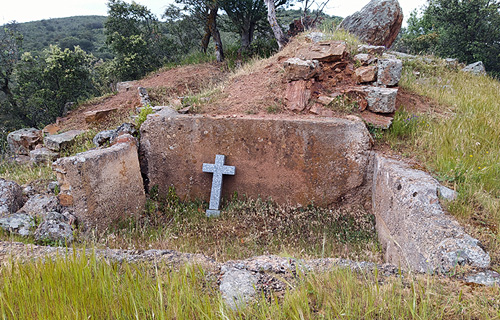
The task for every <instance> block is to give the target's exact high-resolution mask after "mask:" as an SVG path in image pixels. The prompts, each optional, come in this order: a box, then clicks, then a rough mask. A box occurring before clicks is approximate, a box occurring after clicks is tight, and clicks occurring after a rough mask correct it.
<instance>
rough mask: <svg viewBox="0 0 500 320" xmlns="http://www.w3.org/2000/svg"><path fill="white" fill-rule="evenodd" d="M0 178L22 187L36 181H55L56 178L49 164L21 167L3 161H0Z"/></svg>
mask: <svg viewBox="0 0 500 320" xmlns="http://www.w3.org/2000/svg"><path fill="white" fill-rule="evenodd" d="M0 178H2V179H5V180H13V181H15V182H17V183H19V184H21V185H22V184H25V183H29V182H32V181H36V180H44V181H49V180H55V178H56V176H55V172H54V171H53V170H52V167H51V165H50V164H48V165H28V164H24V165H23V164H18V163H15V162H13V161H12V160H8V159H3V160H1V161H0Z"/></svg>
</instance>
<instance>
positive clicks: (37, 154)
mask: <svg viewBox="0 0 500 320" xmlns="http://www.w3.org/2000/svg"><path fill="white" fill-rule="evenodd" d="M57 158H59V153H57V152H54V151H52V150H49V149H47V148H45V147H43V148H40V149H35V150H31V151H30V161H31V162H33V163H35V164H47V163H52V162H53V161H54V160H56V159H57Z"/></svg>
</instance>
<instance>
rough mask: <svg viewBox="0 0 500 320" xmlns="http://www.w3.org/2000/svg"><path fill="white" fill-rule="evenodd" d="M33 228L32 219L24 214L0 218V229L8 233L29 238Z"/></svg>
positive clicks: (33, 222)
mask: <svg viewBox="0 0 500 320" xmlns="http://www.w3.org/2000/svg"><path fill="white" fill-rule="evenodd" d="M34 226H35V221H34V219H33V217H31V216H30V215H27V214H26V213H14V214H11V215H8V216H6V217H3V218H0V228H2V229H4V230H5V231H7V232H10V233H16V234H19V235H21V236H29V235H30V234H31V230H30V229H31V228H33V227H34Z"/></svg>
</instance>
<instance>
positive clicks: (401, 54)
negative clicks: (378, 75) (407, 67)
mask: <svg viewBox="0 0 500 320" xmlns="http://www.w3.org/2000/svg"><path fill="white" fill-rule="evenodd" d="M389 53H390V54H391V55H393V56H395V57H397V58H401V59H408V60H413V59H415V58H417V56H415V55H413V54H408V53H404V52H398V51H390V52H389Z"/></svg>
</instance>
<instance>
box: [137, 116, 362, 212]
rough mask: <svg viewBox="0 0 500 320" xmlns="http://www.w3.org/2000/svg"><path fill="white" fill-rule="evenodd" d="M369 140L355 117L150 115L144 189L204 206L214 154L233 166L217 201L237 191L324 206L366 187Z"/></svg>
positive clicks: (144, 132)
mask: <svg viewBox="0 0 500 320" xmlns="http://www.w3.org/2000/svg"><path fill="white" fill-rule="evenodd" d="M370 148H371V142H370V135H369V133H368V131H367V129H366V127H365V125H364V124H363V122H362V121H361V120H360V119H359V118H355V117H353V118H352V119H336V118H323V119H318V118H316V117H309V118H300V119H297V118H293V117H289V116H288V117H287V116H280V117H275V118H273V119H262V118H258V117H252V116H241V117H239V118H227V117H222V116H220V117H209V116H189V115H178V116H168V115H161V114H156V115H155V116H151V117H148V119H147V120H146V122H144V123H143V125H142V126H141V159H143V161H142V162H141V165H143V173H144V174H146V175H147V177H148V179H149V181H148V185H149V187H152V186H155V185H157V186H158V187H159V191H160V193H162V194H165V193H166V192H167V191H168V188H169V187H171V186H173V187H175V189H176V191H177V194H178V195H179V196H180V197H181V199H196V198H202V199H205V200H207V201H208V199H209V198H210V188H211V182H212V175H211V174H207V173H203V172H202V164H203V163H212V162H213V159H214V157H215V155H216V154H222V155H225V156H226V159H227V162H226V164H227V165H231V166H236V171H237V174H236V175H235V176H227V177H224V187H223V191H222V193H223V196H226V197H227V196H229V195H232V194H233V193H234V192H238V193H239V194H240V195H242V194H246V195H247V196H250V197H254V198H255V197H258V196H261V197H263V198H265V199H267V198H269V197H271V198H273V199H274V200H275V201H277V202H280V203H291V204H304V205H306V204H310V203H311V202H314V204H315V205H320V206H322V205H328V204H331V203H335V202H337V201H339V200H340V199H341V198H342V197H344V196H349V195H352V194H355V193H356V192H357V191H358V187H360V186H361V185H362V184H363V182H364V177H365V173H366V170H367V163H368V155H367V152H368V150H369V149H370Z"/></svg>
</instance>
